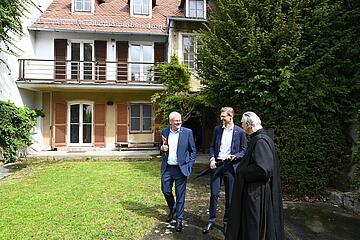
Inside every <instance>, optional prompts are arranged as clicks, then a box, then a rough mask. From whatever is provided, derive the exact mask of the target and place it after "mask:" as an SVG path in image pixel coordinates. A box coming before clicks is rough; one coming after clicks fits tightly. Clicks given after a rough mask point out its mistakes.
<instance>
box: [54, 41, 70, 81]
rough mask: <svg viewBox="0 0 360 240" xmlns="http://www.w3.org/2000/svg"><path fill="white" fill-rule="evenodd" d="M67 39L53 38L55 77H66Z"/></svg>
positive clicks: (60, 78) (61, 78)
mask: <svg viewBox="0 0 360 240" xmlns="http://www.w3.org/2000/svg"><path fill="white" fill-rule="evenodd" d="M66 52H67V39H54V59H55V73H54V75H55V79H56V80H60V81H63V80H65V79H66Z"/></svg>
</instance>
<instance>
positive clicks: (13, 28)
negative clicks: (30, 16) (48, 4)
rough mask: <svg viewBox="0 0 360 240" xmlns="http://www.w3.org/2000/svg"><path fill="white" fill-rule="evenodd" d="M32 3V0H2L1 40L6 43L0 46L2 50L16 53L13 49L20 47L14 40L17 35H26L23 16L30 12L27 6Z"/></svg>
mask: <svg viewBox="0 0 360 240" xmlns="http://www.w3.org/2000/svg"><path fill="white" fill-rule="evenodd" d="M31 4H33V3H32V1H31V0H1V1H0V40H1V41H2V42H3V43H4V46H0V52H6V53H10V54H13V55H16V53H15V51H14V50H13V49H14V48H15V49H18V48H17V47H16V45H15V44H14V42H13V41H14V38H15V37H22V36H23V35H24V33H23V27H22V22H21V18H22V17H24V16H25V14H26V13H27V12H28V10H27V7H29V6H30V5H31ZM0 61H2V60H1V59H0Z"/></svg>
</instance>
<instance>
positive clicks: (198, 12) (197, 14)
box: [187, 0, 205, 18]
mask: <svg viewBox="0 0 360 240" xmlns="http://www.w3.org/2000/svg"><path fill="white" fill-rule="evenodd" d="M188 3H189V4H188V5H187V6H188V7H187V15H188V17H193V18H205V4H204V3H205V0H188Z"/></svg>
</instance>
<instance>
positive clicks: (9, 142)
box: [0, 101, 39, 163]
mask: <svg viewBox="0 0 360 240" xmlns="http://www.w3.org/2000/svg"><path fill="white" fill-rule="evenodd" d="M38 116H39V112H37V111H35V110H31V109H29V108H27V107H16V106H15V105H14V104H13V103H10V102H4V101H0V147H1V148H2V151H3V157H4V159H3V161H4V162H5V163H9V162H14V161H15V160H16V159H17V157H18V152H19V150H20V149H22V148H24V147H27V146H30V145H31V143H32V141H31V135H32V129H33V127H34V126H35V124H36V119H37V117H38Z"/></svg>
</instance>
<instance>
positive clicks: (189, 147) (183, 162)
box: [160, 127, 196, 176]
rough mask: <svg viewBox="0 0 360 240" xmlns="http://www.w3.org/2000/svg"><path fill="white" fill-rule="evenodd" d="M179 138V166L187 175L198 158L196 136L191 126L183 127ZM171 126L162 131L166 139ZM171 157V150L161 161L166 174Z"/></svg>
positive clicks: (162, 169) (162, 170) (177, 154)
mask: <svg viewBox="0 0 360 240" xmlns="http://www.w3.org/2000/svg"><path fill="white" fill-rule="evenodd" d="M179 131H180V132H179V134H180V135H179V140H178V145H177V152H176V156H177V161H178V163H179V167H180V169H181V172H182V173H183V174H184V175H185V176H189V175H190V173H191V170H192V166H193V165H194V163H195V159H196V147H195V141H194V136H193V133H192V130H191V129H189V128H185V127H181V128H180V130H179ZM169 133H170V127H168V128H164V129H163V130H162V132H161V135H162V136H164V137H165V138H166V139H168V138H169ZM162 143H163V142H162V138H161V142H160V146H161V145H162ZM168 157H169V152H165V156H164V157H163V160H162V163H161V174H164V172H165V170H166V164H167V160H168Z"/></svg>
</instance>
